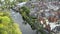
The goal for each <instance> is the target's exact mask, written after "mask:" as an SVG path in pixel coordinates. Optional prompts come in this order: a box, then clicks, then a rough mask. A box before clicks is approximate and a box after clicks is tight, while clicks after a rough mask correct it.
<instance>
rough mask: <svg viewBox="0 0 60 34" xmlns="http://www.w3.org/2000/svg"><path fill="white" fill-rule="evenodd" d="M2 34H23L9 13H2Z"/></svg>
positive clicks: (0, 29) (0, 20)
mask: <svg viewBox="0 0 60 34" xmlns="http://www.w3.org/2000/svg"><path fill="white" fill-rule="evenodd" d="M0 34H22V32H21V30H20V29H19V26H18V24H17V23H14V22H13V20H12V18H11V17H10V16H9V12H0Z"/></svg>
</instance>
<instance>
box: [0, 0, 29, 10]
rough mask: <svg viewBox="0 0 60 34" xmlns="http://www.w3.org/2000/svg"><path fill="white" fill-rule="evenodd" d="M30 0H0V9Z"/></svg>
mask: <svg viewBox="0 0 60 34" xmlns="http://www.w3.org/2000/svg"><path fill="white" fill-rule="evenodd" d="M26 1H28V0H0V10H3V9H10V8H11V7H14V6H15V5H16V4H18V3H20V2H26Z"/></svg>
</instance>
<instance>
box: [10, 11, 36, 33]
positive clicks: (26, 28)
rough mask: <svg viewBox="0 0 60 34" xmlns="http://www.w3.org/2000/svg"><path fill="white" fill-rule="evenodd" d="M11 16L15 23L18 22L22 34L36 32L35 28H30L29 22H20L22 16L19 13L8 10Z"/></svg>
mask: <svg viewBox="0 0 60 34" xmlns="http://www.w3.org/2000/svg"><path fill="white" fill-rule="evenodd" d="M10 14H11V17H12V19H13V20H14V22H15V23H18V24H19V26H20V29H21V31H22V33H23V34H36V31H35V30H32V29H31V27H30V25H29V24H26V25H24V24H23V23H22V22H23V20H22V16H21V15H20V14H19V13H15V12H14V11H13V10H11V11H10Z"/></svg>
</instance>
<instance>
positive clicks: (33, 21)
mask: <svg viewBox="0 0 60 34" xmlns="http://www.w3.org/2000/svg"><path fill="white" fill-rule="evenodd" d="M19 13H20V14H21V15H22V18H23V20H24V22H25V23H28V24H29V25H30V26H31V28H32V29H33V30H35V29H36V30H38V31H40V32H41V34H46V32H44V28H43V25H42V24H40V23H39V21H38V19H37V17H32V16H30V15H29V13H30V10H29V8H27V7H26V6H23V7H21V8H20V11H19Z"/></svg>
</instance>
